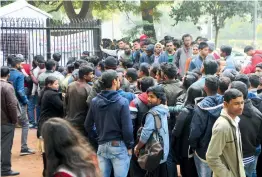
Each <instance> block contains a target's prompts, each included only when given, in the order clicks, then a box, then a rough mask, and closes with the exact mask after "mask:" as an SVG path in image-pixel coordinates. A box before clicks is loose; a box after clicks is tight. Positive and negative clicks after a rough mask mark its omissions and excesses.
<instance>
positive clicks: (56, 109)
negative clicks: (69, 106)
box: [37, 76, 63, 175]
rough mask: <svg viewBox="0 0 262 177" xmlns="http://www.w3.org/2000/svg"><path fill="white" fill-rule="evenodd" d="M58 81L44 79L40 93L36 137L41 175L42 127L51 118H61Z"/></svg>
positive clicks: (44, 158) (61, 102) (44, 161)
mask: <svg viewBox="0 0 262 177" xmlns="http://www.w3.org/2000/svg"><path fill="white" fill-rule="evenodd" d="M58 88H59V84H58V79H57V78H56V77H54V76H48V77H47V78H46V79H45V87H44V89H43V90H42V91H41V93H40V98H39V105H40V107H41V112H40V119H39V122H38V129H37V137H38V138H39V149H40V151H41V152H42V156H43V164H44V169H43V175H44V174H45V169H46V155H45V153H44V148H43V142H42V137H41V128H42V125H43V124H44V123H45V122H46V121H47V120H48V119H50V118H52V117H63V101H62V95H61V94H60V93H59V92H58Z"/></svg>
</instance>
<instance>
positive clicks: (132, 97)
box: [117, 89, 136, 103]
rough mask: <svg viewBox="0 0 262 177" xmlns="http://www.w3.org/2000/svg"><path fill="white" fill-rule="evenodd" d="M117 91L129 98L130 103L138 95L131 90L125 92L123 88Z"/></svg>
mask: <svg viewBox="0 0 262 177" xmlns="http://www.w3.org/2000/svg"><path fill="white" fill-rule="evenodd" d="M117 92H118V93H119V95H121V96H122V97H124V98H126V99H127V100H128V103H130V102H131V101H132V100H133V99H135V97H136V96H135V94H133V93H131V92H125V91H123V90H122V89H119V90H117Z"/></svg>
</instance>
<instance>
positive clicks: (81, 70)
mask: <svg viewBox="0 0 262 177" xmlns="http://www.w3.org/2000/svg"><path fill="white" fill-rule="evenodd" d="M91 72H94V69H93V68H92V67H90V66H81V67H80V68H79V71H78V77H79V79H84V75H87V74H89V73H91Z"/></svg>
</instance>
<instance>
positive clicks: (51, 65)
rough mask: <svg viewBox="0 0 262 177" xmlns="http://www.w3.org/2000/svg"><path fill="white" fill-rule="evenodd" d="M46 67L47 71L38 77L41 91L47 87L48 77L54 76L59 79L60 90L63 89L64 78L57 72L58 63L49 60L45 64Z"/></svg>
mask: <svg viewBox="0 0 262 177" xmlns="http://www.w3.org/2000/svg"><path fill="white" fill-rule="evenodd" d="M45 67H46V71H45V72H44V73H42V74H40V75H39V77H38V84H39V88H40V90H42V89H43V88H44V87H45V79H46V78H47V77H48V76H54V77H56V78H57V79H58V81H59V85H60V89H61V85H62V81H63V80H64V78H65V77H64V76H63V75H62V74H61V73H60V72H58V71H56V70H55V69H56V61H55V60H48V61H47V62H46V64H45Z"/></svg>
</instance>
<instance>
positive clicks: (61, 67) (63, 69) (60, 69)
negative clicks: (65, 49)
mask: <svg viewBox="0 0 262 177" xmlns="http://www.w3.org/2000/svg"><path fill="white" fill-rule="evenodd" d="M57 71H58V72H60V73H63V72H64V71H65V68H64V67H63V66H59V67H58V69H57Z"/></svg>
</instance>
